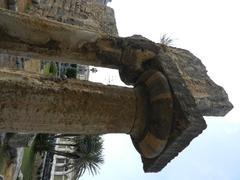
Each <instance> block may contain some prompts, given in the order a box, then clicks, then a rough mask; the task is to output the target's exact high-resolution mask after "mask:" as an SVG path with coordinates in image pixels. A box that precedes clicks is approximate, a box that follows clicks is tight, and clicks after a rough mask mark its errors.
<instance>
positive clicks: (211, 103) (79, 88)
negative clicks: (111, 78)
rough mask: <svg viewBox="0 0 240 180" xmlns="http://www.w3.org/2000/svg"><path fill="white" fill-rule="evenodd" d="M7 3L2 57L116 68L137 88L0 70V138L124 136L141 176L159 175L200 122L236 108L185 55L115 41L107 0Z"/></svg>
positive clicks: (134, 39)
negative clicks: (2, 135)
mask: <svg viewBox="0 0 240 180" xmlns="http://www.w3.org/2000/svg"><path fill="white" fill-rule="evenodd" d="M4 2H6V3H5V4H4ZM7 2H8V3H7ZM9 2H10V0H9V1H1V3H0V5H1V6H2V8H0V53H1V54H4V55H5V56H6V55H9V56H10V55H11V56H16V57H23V58H27V59H33V60H41V59H45V60H49V61H57V62H66V63H75V64H83V65H92V66H100V67H107V68H113V69H118V70H119V74H120V77H121V80H122V81H123V82H124V83H125V84H127V85H132V86H133V88H126V87H118V86H105V85H103V84H99V83H93V82H88V81H79V80H70V79H67V80H66V79H61V78H49V77H45V76H42V75H41V74H39V73H34V72H27V71H21V70H15V69H11V68H8V69H7V68H2V69H0V86H1V88H0V132H12V133H19V132H21V133H30V134H31V133H67V134H71V133H72V134H76V133H79V134H107V133H125V134H129V135H130V137H131V139H132V142H133V144H134V146H135V148H136V150H137V151H138V152H139V153H140V155H141V158H142V162H143V168H144V171H145V172H159V171H160V170H161V169H162V168H164V167H165V166H166V165H167V164H168V163H169V162H170V161H171V160H172V159H173V158H175V157H176V156H177V155H178V154H179V153H180V152H181V151H182V150H184V149H185V148H186V147H187V146H188V145H189V143H190V142H191V141H192V140H193V139H194V138H196V137H197V136H198V135H199V134H201V133H202V131H203V130H204V129H205V128H206V123H205V120H204V118H203V116H224V115H226V114H227V113H228V112H229V111H230V110H231V109H232V107H233V106H232V104H231V103H230V102H229V100H228V96H227V93H226V92H225V91H224V89H223V88H222V87H220V86H218V85H217V84H215V83H214V82H213V81H212V80H211V79H210V77H209V76H208V75H207V70H206V68H205V66H204V65H203V64H202V63H201V61H200V60H199V59H198V58H197V57H196V56H194V55H193V54H192V53H191V52H189V51H187V50H185V49H180V48H176V47H171V46H167V45H165V44H159V43H155V42H152V41H150V40H148V39H146V38H145V37H142V36H140V35H134V36H131V37H126V38H122V37H119V36H118V32H117V28H116V22H115V17H114V11H113V9H111V8H110V7H108V6H107V2H108V1H101V0H75V1H73V0H69V1H68V0H56V1H52V0H41V1H40V0H32V1H24V0H23V1H21V0H19V1H15V4H14V3H10V4H9ZM11 2H12V1H11ZM19 2H22V3H20V4H19ZM18 6H19V7H18ZM10 7H11V8H10ZM6 8H8V9H6ZM9 9H11V10H9Z"/></svg>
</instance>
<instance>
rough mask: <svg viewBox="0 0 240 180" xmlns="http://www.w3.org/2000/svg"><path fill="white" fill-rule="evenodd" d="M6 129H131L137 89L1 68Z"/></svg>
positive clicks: (1, 123) (1, 124) (0, 112)
mask: <svg viewBox="0 0 240 180" xmlns="http://www.w3.org/2000/svg"><path fill="white" fill-rule="evenodd" d="M0 87H1V88H0V131H7V132H28V133H30V132H34V133H36V132H38V133H40V132H41V133H67V134H71V133H73V134H77V133H79V134H105V133H130V131H131V129H132V127H133V124H134V121H135V116H136V98H135V93H134V91H133V89H129V88H124V87H116V86H104V85H102V84H96V83H90V82H85V81H84V82H83V81H77V80H59V79H45V78H44V77H40V76H38V75H33V74H27V73H25V72H12V71H8V70H1V71H0Z"/></svg>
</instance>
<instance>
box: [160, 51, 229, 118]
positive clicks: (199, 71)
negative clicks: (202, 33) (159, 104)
mask: <svg viewBox="0 0 240 180" xmlns="http://www.w3.org/2000/svg"><path fill="white" fill-rule="evenodd" d="M162 54H163V53H160V54H159V56H160V59H161V60H160V61H161V65H162V68H163V70H164V69H168V72H166V76H167V77H169V76H171V74H174V73H177V72H179V75H178V78H182V80H183V82H185V83H186V86H187V88H188V89H189V90H190V92H191V94H192V95H193V97H194V99H195V103H196V104H197V109H198V110H200V112H201V114H202V115H203V116H224V115H226V114H227V113H228V112H229V111H230V110H231V109H232V108H233V105H232V104H231V103H230V102H229V100H228V95H227V94H226V92H225V91H224V89H223V88H222V87H221V86H218V85H217V84H216V83H214V82H213V81H212V80H211V79H210V77H209V76H208V75H207V70H206V67H205V66H204V65H203V64H202V62H201V60H200V59H198V58H197V57H196V56H194V55H193V54H192V53H191V52H189V51H187V50H184V49H179V48H170V47H168V51H167V53H165V56H166V57H163V56H161V55H162ZM174 66H176V67H177V69H176V70H175V69H174V68H173V67H174ZM176 81H178V79H175V80H174V82H173V83H175V82H176ZM173 83H171V84H173ZM176 91H177V90H176Z"/></svg>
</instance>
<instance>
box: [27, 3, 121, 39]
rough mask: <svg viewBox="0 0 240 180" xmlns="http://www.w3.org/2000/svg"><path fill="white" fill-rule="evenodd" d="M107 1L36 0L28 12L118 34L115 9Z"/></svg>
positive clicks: (89, 28) (110, 33)
mask: <svg viewBox="0 0 240 180" xmlns="http://www.w3.org/2000/svg"><path fill="white" fill-rule="evenodd" d="M106 3H107V1H106V0H55V1H52V0H43V1H39V2H36V1H35V3H33V4H32V5H31V6H30V8H29V9H28V10H27V11H26V12H27V13H29V14H30V15H37V16H40V17H46V18H49V19H53V20H57V21H60V22H63V23H67V24H72V25H76V26H81V27H82V28H84V29H86V30H90V31H97V32H100V33H104V34H108V35H111V36H117V35H118V32H117V27H116V22H115V16H114V11H113V9H112V8H110V7H107V6H106Z"/></svg>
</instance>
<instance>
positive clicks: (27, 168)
mask: <svg viewBox="0 0 240 180" xmlns="http://www.w3.org/2000/svg"><path fill="white" fill-rule="evenodd" d="M34 162H35V151H34V144H33V145H32V146H30V147H26V148H24V154H23V159H22V166H21V171H22V173H23V177H24V180H31V179H32V174H33V173H32V171H33V167H34Z"/></svg>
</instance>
